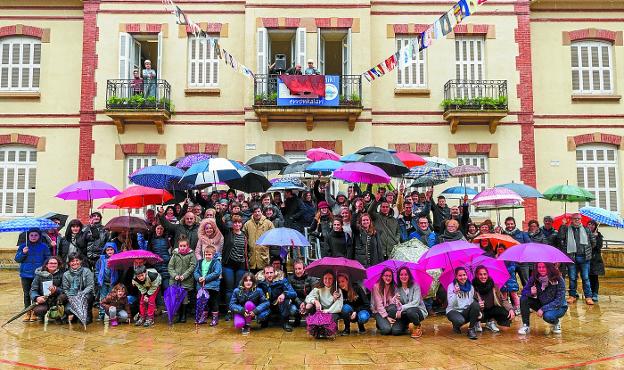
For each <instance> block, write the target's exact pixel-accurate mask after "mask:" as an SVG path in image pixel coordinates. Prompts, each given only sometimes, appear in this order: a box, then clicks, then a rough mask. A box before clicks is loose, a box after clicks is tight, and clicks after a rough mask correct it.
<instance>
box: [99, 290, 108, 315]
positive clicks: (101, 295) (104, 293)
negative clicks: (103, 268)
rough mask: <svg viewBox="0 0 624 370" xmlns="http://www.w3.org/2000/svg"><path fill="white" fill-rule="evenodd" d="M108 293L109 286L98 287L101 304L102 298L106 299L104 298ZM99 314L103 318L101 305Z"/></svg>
mask: <svg viewBox="0 0 624 370" xmlns="http://www.w3.org/2000/svg"><path fill="white" fill-rule="evenodd" d="M110 291H111V286H110V284H106V283H105V284H104V285H102V286H101V287H100V302H102V301H103V300H104V298H106V296H107V295H108V293H110ZM99 314H100V317H103V316H104V308H103V307H102V305H100V309H99Z"/></svg>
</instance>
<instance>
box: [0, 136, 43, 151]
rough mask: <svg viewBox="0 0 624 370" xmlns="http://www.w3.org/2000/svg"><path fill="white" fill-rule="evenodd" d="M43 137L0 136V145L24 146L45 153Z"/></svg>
mask: <svg viewBox="0 0 624 370" xmlns="http://www.w3.org/2000/svg"><path fill="white" fill-rule="evenodd" d="M45 142H46V141H45V137H41V136H34V135H23V134H18V133H12V134H6V135H0V145H11V144H16V145H25V146H30V147H33V148H36V149H37V151H38V152H44V151H45Z"/></svg>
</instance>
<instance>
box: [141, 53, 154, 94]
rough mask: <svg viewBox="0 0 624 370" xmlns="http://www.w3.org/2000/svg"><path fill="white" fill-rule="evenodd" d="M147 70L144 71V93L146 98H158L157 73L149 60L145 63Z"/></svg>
mask: <svg viewBox="0 0 624 370" xmlns="http://www.w3.org/2000/svg"><path fill="white" fill-rule="evenodd" d="M144 64H145V68H144V69H143V82H144V83H143V91H144V96H145V97H146V98H147V97H150V96H153V97H156V71H154V70H153V69H152V61H151V60H149V59H146V60H145V62H144Z"/></svg>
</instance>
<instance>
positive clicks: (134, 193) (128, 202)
mask: <svg viewBox="0 0 624 370" xmlns="http://www.w3.org/2000/svg"><path fill="white" fill-rule="evenodd" d="M171 199H173V195H171V194H170V193H169V192H168V191H166V190H162V189H154V188H148V187H145V186H138V185H137V186H131V187H129V188H127V189H126V190H124V191H123V192H122V193H120V194H119V195H117V196H116V197H115V198H114V199H113V200H112V201H111V202H110V203H111V204H113V205H116V206H118V207H119V208H143V207H145V206H149V205H152V204H162V203H164V202H167V201H169V200H171Z"/></svg>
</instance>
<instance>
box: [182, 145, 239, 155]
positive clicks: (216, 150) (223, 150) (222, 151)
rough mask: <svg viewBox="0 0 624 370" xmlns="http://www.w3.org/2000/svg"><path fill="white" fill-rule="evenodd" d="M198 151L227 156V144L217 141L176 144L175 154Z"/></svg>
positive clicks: (198, 152) (196, 152)
mask: <svg viewBox="0 0 624 370" xmlns="http://www.w3.org/2000/svg"><path fill="white" fill-rule="evenodd" d="M200 153H201V154H210V155H213V156H217V157H223V158H225V157H227V145H225V144H218V143H185V144H177V145H176V156H178V157H183V156H185V155H189V154H200Z"/></svg>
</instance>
